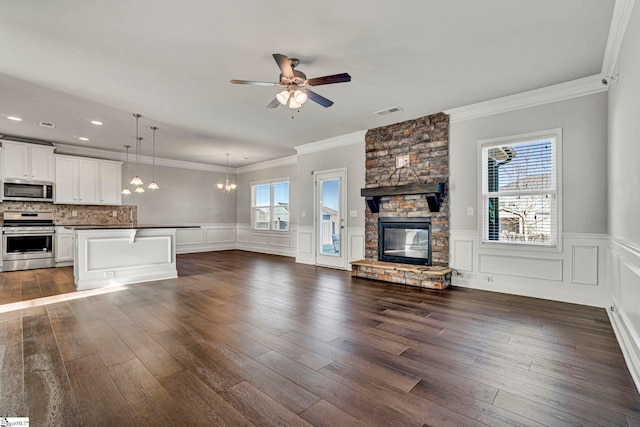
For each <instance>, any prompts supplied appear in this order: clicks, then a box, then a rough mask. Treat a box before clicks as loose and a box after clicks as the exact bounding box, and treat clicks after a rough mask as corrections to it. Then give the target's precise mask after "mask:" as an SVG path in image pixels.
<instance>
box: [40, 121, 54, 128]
mask: <svg viewBox="0 0 640 427" xmlns="http://www.w3.org/2000/svg"><path fill="white" fill-rule="evenodd" d="M40 127H43V128H49V129H53V128H54V127H56V124H55V123H51V122H40Z"/></svg>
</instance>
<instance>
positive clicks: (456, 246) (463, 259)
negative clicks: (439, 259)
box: [449, 232, 476, 271]
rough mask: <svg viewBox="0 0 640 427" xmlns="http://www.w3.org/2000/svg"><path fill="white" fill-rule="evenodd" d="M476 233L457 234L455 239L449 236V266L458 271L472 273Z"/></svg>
mask: <svg viewBox="0 0 640 427" xmlns="http://www.w3.org/2000/svg"><path fill="white" fill-rule="evenodd" d="M475 240H476V233H475V232H471V233H466V232H465V233H461V232H458V233H457V234H456V236H455V238H452V237H451V236H450V242H449V247H450V248H451V249H450V254H449V260H450V262H449V266H450V267H451V268H455V269H456V270H458V271H473V254H474V251H473V248H474V247H475V246H476V243H475Z"/></svg>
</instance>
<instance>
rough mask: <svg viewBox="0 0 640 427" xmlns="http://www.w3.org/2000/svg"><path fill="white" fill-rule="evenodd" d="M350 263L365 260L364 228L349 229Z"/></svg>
mask: <svg viewBox="0 0 640 427" xmlns="http://www.w3.org/2000/svg"><path fill="white" fill-rule="evenodd" d="M347 236H348V240H347V241H348V242H349V252H348V253H349V260H348V261H349V262H351V261H358V260H361V259H364V227H348V228H347Z"/></svg>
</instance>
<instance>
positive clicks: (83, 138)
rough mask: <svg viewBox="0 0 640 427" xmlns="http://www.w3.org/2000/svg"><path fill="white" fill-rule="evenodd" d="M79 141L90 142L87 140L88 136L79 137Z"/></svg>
mask: <svg viewBox="0 0 640 427" xmlns="http://www.w3.org/2000/svg"><path fill="white" fill-rule="evenodd" d="M78 139H79V140H80V141H88V140H89V138H87V137H86V136H80V137H78Z"/></svg>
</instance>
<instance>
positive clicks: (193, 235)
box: [176, 227, 205, 246]
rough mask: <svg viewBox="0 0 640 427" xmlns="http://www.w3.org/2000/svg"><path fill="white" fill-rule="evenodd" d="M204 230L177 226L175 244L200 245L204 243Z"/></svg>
mask: <svg viewBox="0 0 640 427" xmlns="http://www.w3.org/2000/svg"><path fill="white" fill-rule="evenodd" d="M204 234H205V230H204V229H203V228H200V227H199V228H178V229H176V245H177V246H186V245H202V244H203V243H204Z"/></svg>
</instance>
